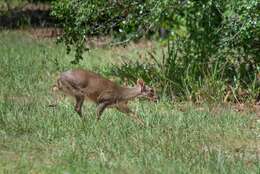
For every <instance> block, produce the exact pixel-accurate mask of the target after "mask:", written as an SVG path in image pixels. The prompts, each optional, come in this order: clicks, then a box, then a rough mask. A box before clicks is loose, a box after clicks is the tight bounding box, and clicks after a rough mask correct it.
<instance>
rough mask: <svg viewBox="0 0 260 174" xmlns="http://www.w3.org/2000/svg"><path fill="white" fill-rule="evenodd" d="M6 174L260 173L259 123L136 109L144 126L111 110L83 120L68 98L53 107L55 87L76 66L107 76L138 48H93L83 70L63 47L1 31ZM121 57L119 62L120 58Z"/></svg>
mask: <svg viewBox="0 0 260 174" xmlns="http://www.w3.org/2000/svg"><path fill="white" fill-rule="evenodd" d="M0 37H1V40H0V52H1V57H0V74H1V76H0V81H1V83H0V89H1V90H0V98H1V100H0V173H87V172H88V173H207V174H208V173H231V174H232V173H247V174H248V173H252V174H253V173H259V172H260V162H259V147H260V141H259V126H260V125H259V121H257V119H259V118H258V117H257V116H256V115H255V114H254V113H250V112H243V113H237V112H234V111H233V110H232V109H231V108H230V107H229V106H221V105H220V106H214V107H213V106H211V105H207V104H204V105H201V106H200V107H194V106H193V105H191V104H176V105H172V104H171V102H169V101H167V100H165V99H162V100H161V101H160V102H159V103H157V104H155V103H148V102H145V101H141V102H138V101H136V102H134V103H132V105H133V108H135V110H136V111H137V112H138V113H139V114H140V116H141V117H142V118H143V119H144V120H145V124H146V127H140V126H138V125H136V124H135V123H134V122H132V120H131V119H128V118H127V117H125V116H124V115H123V114H121V113H119V112H117V111H114V110H108V111H106V112H105V113H104V115H103V117H102V120H101V121H100V122H99V123H97V122H96V120H95V110H94V109H95V106H93V105H91V104H89V103H88V104H87V105H85V106H84V112H83V113H84V116H85V118H84V119H83V120H81V119H80V118H79V117H78V115H77V114H76V113H75V112H74V110H73V106H72V105H71V102H70V100H64V101H62V102H61V103H60V105H59V107H57V108H55V109H53V108H48V107H47V105H48V104H49V102H50V101H51V94H50V88H51V85H52V84H53V83H54V81H55V78H56V76H57V74H58V73H59V72H61V71H63V70H65V69H68V68H71V67H85V68H88V69H91V70H95V71H100V72H106V69H105V67H107V65H108V64H109V63H111V62H112V63H115V62H118V61H121V59H122V58H121V56H120V55H125V56H127V57H133V59H134V57H136V56H137V55H138V54H140V53H143V50H142V49H140V48H135V47H130V46H129V47H127V48H121V49H119V48H116V49H115V48H113V49H95V50H91V51H90V52H87V53H86V54H84V57H86V58H85V59H84V60H83V61H81V62H80V63H79V64H78V65H71V64H70V60H71V59H72V58H73V55H71V54H69V55H66V51H65V49H64V47H63V46H62V45H58V46H57V45H55V43H54V42H53V41H51V40H43V39H41V40H36V39H33V38H31V37H29V36H28V35H26V34H25V33H19V32H9V31H1V33H0ZM116 55H118V56H116Z"/></svg>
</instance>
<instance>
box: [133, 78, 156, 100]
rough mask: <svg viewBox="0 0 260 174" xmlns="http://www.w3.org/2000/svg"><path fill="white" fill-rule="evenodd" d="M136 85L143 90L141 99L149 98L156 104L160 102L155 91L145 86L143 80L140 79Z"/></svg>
mask: <svg viewBox="0 0 260 174" xmlns="http://www.w3.org/2000/svg"><path fill="white" fill-rule="evenodd" d="M136 85H137V86H139V87H140V88H141V95H140V96H141V97H144V98H147V99H149V100H150V101H154V102H155V101H157V100H158V96H157V95H156V93H155V91H154V89H153V88H151V87H149V86H147V85H145V84H144V81H143V80H142V79H138V80H137V82H136Z"/></svg>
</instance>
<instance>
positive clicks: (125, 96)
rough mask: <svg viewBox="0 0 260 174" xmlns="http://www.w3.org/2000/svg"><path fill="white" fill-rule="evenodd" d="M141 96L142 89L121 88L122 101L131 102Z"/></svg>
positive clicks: (137, 87)
mask: <svg viewBox="0 0 260 174" xmlns="http://www.w3.org/2000/svg"><path fill="white" fill-rule="evenodd" d="M140 95H141V87H140V86H135V87H131V88H121V92H120V99H121V100H131V99H134V98H136V97H138V96H140Z"/></svg>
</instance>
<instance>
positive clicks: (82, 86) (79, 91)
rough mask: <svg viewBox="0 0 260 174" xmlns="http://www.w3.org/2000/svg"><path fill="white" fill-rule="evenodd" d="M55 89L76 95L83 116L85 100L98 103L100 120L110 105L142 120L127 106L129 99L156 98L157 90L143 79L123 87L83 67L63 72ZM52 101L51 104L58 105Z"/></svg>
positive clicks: (97, 115) (79, 111)
mask: <svg viewBox="0 0 260 174" xmlns="http://www.w3.org/2000/svg"><path fill="white" fill-rule="evenodd" d="M53 90H54V91H57V90H58V91H62V92H63V93H65V94H67V95H70V96H73V97H75V100H76V104H75V111H76V112H77V113H78V114H79V115H80V116H81V117H82V105H83V103H84V100H85V99H89V100H91V101H93V102H94V103H96V104H97V109H96V117H97V120H100V118H101V115H102V113H103V112H104V110H105V109H106V108H108V107H114V108H116V109H117V110H118V111H120V112H123V113H125V114H127V115H130V116H132V118H134V119H135V120H136V121H138V122H139V123H141V124H143V121H142V120H141V119H140V118H139V117H138V116H137V114H136V113H134V112H133V111H131V110H130V108H129V107H128V105H127V104H128V101H129V100H133V99H135V98H137V97H146V98H148V99H150V100H153V101H154V100H156V99H157V97H156V96H155V93H154V90H153V89H152V88H150V87H148V86H146V85H145V84H144V81H143V80H140V79H139V80H137V84H136V85H135V86H134V87H122V86H119V85H117V84H116V83H114V82H112V81H110V80H108V79H105V78H104V77H102V76H100V75H99V74H96V73H94V72H90V71H87V70H83V69H75V70H69V71H66V72H63V73H61V74H60V76H59V78H58V80H57V83H56V85H54V88H53ZM56 105H57V102H56V104H52V105H50V106H56Z"/></svg>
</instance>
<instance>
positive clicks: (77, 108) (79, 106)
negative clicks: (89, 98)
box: [75, 96, 84, 117]
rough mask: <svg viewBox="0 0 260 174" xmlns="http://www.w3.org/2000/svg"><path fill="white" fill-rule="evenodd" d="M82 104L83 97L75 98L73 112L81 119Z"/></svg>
mask: <svg viewBox="0 0 260 174" xmlns="http://www.w3.org/2000/svg"><path fill="white" fill-rule="evenodd" d="M83 102H84V96H76V105H75V111H76V112H77V113H78V114H79V116H80V117H82V111H81V109H82V105H83Z"/></svg>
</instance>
